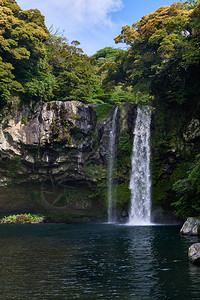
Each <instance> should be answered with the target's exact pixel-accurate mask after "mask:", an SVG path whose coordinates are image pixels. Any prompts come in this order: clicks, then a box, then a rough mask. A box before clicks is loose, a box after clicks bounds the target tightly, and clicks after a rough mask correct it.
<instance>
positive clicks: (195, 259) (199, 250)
mask: <svg viewBox="0 0 200 300" xmlns="http://www.w3.org/2000/svg"><path fill="white" fill-rule="evenodd" d="M188 257H189V260H190V261H191V262H192V263H193V264H199V265H200V243H196V244H193V245H192V246H190V248H189V250H188Z"/></svg>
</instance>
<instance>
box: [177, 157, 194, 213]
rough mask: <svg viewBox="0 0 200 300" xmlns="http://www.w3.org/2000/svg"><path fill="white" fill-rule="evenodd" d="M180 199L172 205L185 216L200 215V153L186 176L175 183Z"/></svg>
mask: <svg viewBox="0 0 200 300" xmlns="http://www.w3.org/2000/svg"><path fill="white" fill-rule="evenodd" d="M173 190H174V191H175V192H176V193H177V196H178V200H177V201H175V202H173V203H172V205H173V206H174V207H175V208H176V209H177V215H181V216H183V217H184V218H187V217H189V216H199V215H200V154H199V155H197V156H196V158H195V162H194V163H193V164H192V165H191V168H190V170H189V171H188V172H187V173H186V177H185V178H184V179H182V180H178V181H176V182H175V183H174V184H173Z"/></svg>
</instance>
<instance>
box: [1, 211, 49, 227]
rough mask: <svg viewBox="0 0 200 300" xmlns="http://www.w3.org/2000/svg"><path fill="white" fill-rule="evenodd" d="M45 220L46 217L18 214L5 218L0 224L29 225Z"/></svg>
mask: <svg viewBox="0 0 200 300" xmlns="http://www.w3.org/2000/svg"><path fill="white" fill-rule="evenodd" d="M43 220H44V216H42V215H35V214H33V215H32V214H30V213H29V214H26V213H25V214H17V215H10V216H5V217H3V218H2V219H1V220H0V224H27V223H40V222H42V221H43Z"/></svg>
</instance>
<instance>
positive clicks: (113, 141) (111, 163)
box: [107, 107, 118, 223]
mask: <svg viewBox="0 0 200 300" xmlns="http://www.w3.org/2000/svg"><path fill="white" fill-rule="evenodd" d="M117 112H118V107H116V108H115V111H114V113H113V117H112V127H111V131H110V134H109V145H108V151H109V157H108V183H107V184H108V222H109V223H110V222H114V221H115V216H114V212H113V203H114V199H113V195H112V194H113V193H112V191H113V173H114V162H115V155H116V147H115V146H116V128H117Z"/></svg>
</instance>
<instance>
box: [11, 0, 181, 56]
mask: <svg viewBox="0 0 200 300" xmlns="http://www.w3.org/2000/svg"><path fill="white" fill-rule="evenodd" d="M16 1H17V3H18V5H19V6H20V7H21V8H22V9H23V10H27V9H35V8H37V9H39V10H40V11H41V13H42V14H43V15H44V16H45V23H46V26H47V28H50V26H51V25H53V28H54V30H58V31H59V32H60V33H61V34H62V35H63V36H64V37H66V38H67V40H68V42H69V43H71V42H72V41H73V40H78V41H79V42H80V43H81V45H80V47H81V48H82V49H83V51H84V53H85V54H87V55H92V54H94V53H96V51H98V50H99V49H102V48H104V47H120V48H125V47H126V46H125V45H123V44H118V45H116V44H115V42H114V41H113V39H114V38H115V37H116V36H117V35H119V34H120V32H121V28H122V26H124V25H130V26H131V25H132V23H133V22H136V21H138V20H140V19H141V17H142V16H144V15H146V14H149V13H151V12H153V11H155V10H156V9H157V8H158V7H160V6H163V5H170V4H171V3H173V2H178V1H177V0H16Z"/></svg>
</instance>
